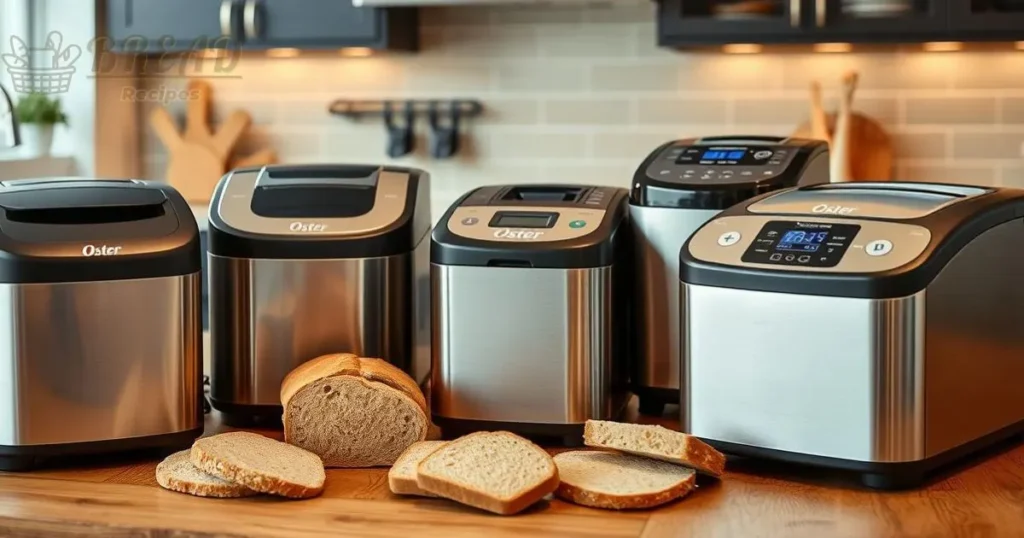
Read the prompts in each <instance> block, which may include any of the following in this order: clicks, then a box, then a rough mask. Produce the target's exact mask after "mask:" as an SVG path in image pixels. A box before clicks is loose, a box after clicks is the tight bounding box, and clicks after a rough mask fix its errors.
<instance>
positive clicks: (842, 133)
mask: <svg viewBox="0 0 1024 538" xmlns="http://www.w3.org/2000/svg"><path fill="white" fill-rule="evenodd" d="M857 79H858V76H857V73H855V72H852V71H851V72H848V73H846V74H845V75H843V91H842V95H841V96H840V99H839V113H838V115H837V116H836V130H835V134H833V137H832V141H833V144H832V156H831V159H832V161H831V163H830V173H831V176H832V182H833V183H843V182H847V181H853V180H854V177H853V171H852V168H851V166H850V163H851V159H852V157H853V155H852V151H853V148H852V141H851V136H852V129H851V126H852V118H851V114H852V112H853V94H854V93H855V92H856V91H857Z"/></svg>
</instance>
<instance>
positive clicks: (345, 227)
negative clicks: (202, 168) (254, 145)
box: [209, 164, 430, 259]
mask: <svg viewBox="0 0 1024 538" xmlns="http://www.w3.org/2000/svg"><path fill="white" fill-rule="evenodd" d="M429 229H430V208H429V176H428V175H427V173H426V172H424V171H422V170H417V169H413V168H399V167H390V166H379V165H352V164H325V165H303V166H284V165H277V166H265V167H258V168H242V169H238V170H234V171H232V172H229V173H228V174H227V175H225V176H224V177H223V178H222V179H221V180H220V183H218V185H217V188H216V190H215V191H214V195H213V200H212V201H211V204H210V231H209V235H210V239H209V240H210V253H211V254H213V255H216V256H225V257H232V258H258V259H345V258H372V257H382V256H391V255H396V254H403V253H408V252H410V251H412V250H413V249H414V248H415V246H416V244H417V243H418V242H419V241H420V239H422V238H424V237H425V236H426V233H427V231H428V230H429Z"/></svg>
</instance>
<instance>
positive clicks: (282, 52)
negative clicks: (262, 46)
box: [267, 48, 299, 58]
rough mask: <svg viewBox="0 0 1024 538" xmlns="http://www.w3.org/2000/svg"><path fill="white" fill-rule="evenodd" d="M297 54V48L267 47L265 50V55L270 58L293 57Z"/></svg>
mask: <svg viewBox="0 0 1024 538" xmlns="http://www.w3.org/2000/svg"><path fill="white" fill-rule="evenodd" d="M298 55H299V49H288V48H282V49H269V50H267V56H270V57H271V58H294V57H296V56H298Z"/></svg>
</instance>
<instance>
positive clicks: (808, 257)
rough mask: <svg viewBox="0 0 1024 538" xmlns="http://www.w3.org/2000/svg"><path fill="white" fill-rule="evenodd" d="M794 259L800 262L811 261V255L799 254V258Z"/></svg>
mask: <svg viewBox="0 0 1024 538" xmlns="http://www.w3.org/2000/svg"><path fill="white" fill-rule="evenodd" d="M796 261H798V262H800V263H807V262H809V261H811V257H810V256H806V255H805V256H800V257H799V258H797V259H796Z"/></svg>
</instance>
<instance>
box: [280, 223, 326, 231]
mask: <svg viewBox="0 0 1024 538" xmlns="http://www.w3.org/2000/svg"><path fill="white" fill-rule="evenodd" d="M288 229H289V230H291V231H293V232H322V231H324V230H326V229H327V225H326V224H320V223H318V222H293V223H291V225H289V226H288Z"/></svg>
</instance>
